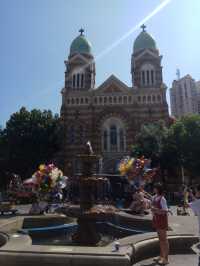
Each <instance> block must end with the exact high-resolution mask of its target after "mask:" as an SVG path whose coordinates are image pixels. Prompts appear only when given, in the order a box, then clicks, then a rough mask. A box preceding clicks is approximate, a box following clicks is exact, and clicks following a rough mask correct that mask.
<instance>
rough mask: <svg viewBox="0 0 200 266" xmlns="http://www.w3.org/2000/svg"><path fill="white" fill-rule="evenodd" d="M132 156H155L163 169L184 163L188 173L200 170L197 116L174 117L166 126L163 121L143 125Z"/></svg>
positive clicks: (199, 136)
mask: <svg viewBox="0 0 200 266" xmlns="http://www.w3.org/2000/svg"><path fill="white" fill-rule="evenodd" d="M133 155H139V156H141V155H145V156H146V157H149V158H152V159H153V160H154V159H155V158H157V161H158V163H159V165H160V166H161V168H162V169H169V168H175V167H180V166H184V168H185V169H186V170H188V172H189V173H190V175H191V176H197V175H199V173H200V159H199V157H200V116H199V115H190V116H186V117H183V118H182V119H180V120H177V121H176V122H175V123H174V124H172V125H171V126H170V127H169V128H167V127H166V126H165V125H164V124H163V123H162V122H159V123H155V124H148V125H143V127H142V128H141V131H140V133H139V134H138V135H137V136H136V141H135V145H134V146H133Z"/></svg>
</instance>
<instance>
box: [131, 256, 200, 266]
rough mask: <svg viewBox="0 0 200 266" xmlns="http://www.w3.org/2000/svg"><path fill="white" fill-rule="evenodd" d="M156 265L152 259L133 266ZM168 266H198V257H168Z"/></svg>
mask: <svg viewBox="0 0 200 266" xmlns="http://www.w3.org/2000/svg"><path fill="white" fill-rule="evenodd" d="M157 265H159V264H158V263H156V262H154V261H153V258H151V259H148V260H144V261H141V262H138V263H136V264H134V266H157ZM168 265H169V266H199V265H200V263H199V257H198V256H197V255H171V256H169V264H168Z"/></svg>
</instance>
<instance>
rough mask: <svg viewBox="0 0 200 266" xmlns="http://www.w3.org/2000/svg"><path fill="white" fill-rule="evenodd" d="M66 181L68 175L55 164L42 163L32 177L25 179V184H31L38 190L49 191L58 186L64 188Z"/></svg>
mask: <svg viewBox="0 0 200 266" xmlns="http://www.w3.org/2000/svg"><path fill="white" fill-rule="evenodd" d="M66 182H67V177H65V176H63V172H62V171H61V170H60V169H58V168H57V167H56V166H55V165H54V164H48V165H45V164H41V165H40V166H39V168H38V170H37V171H36V172H35V173H34V174H33V175H32V178H29V179H27V180H25V181H24V185H31V186H33V187H34V189H35V190H36V191H39V192H42V193H48V192H51V191H52V190H53V189H54V188H56V187H60V188H64V187H65V186H66Z"/></svg>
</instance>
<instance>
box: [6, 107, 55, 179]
mask: <svg viewBox="0 0 200 266" xmlns="http://www.w3.org/2000/svg"><path fill="white" fill-rule="evenodd" d="M4 138H5V140H4V143H5V147H6V152H4V156H5V155H6V160H7V164H8V165H9V167H8V169H6V170H7V171H9V172H15V173H17V174H20V175H21V176H22V177H23V178H25V177H29V176H30V175H31V174H32V173H33V171H34V170H35V169H36V168H37V167H38V165H39V164H40V163H45V162H49V161H51V160H52V159H53V158H54V156H55V153H56V152H57V151H58V150H59V144H60V143H59V141H60V123H59V117H58V115H53V114H52V112H51V111H46V110H45V111H43V112H42V111H40V110H37V109H33V110H32V111H30V112H29V111H28V110H26V108H25V107H22V108H21V109H20V110H19V112H16V113H14V114H12V115H11V117H10V119H9V120H8V122H7V123H6V128H5V130H4Z"/></svg>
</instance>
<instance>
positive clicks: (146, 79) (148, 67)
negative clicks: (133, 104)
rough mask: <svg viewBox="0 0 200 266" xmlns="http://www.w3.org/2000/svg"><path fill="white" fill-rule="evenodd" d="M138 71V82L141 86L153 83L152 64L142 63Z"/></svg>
mask: <svg viewBox="0 0 200 266" xmlns="http://www.w3.org/2000/svg"><path fill="white" fill-rule="evenodd" d="M140 73H141V75H140V83H141V85H142V86H152V85H154V84H155V68H154V66H153V65H152V64H150V63H145V64H143V65H142V67H141V70H140Z"/></svg>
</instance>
